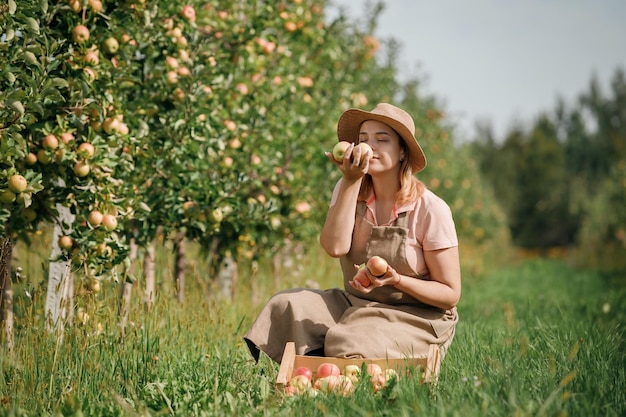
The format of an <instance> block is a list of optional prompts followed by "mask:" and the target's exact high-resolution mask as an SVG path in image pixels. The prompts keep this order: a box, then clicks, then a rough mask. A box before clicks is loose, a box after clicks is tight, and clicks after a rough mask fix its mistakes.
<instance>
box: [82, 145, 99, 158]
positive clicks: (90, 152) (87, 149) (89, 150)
mask: <svg viewBox="0 0 626 417" xmlns="http://www.w3.org/2000/svg"><path fill="white" fill-rule="evenodd" d="M78 152H79V153H82V154H83V156H84V157H85V158H87V159H91V158H92V157H93V156H94V154H95V153H96V148H94V146H93V145H92V144H91V143H89V142H83V143H81V144H80V145H79V146H78Z"/></svg>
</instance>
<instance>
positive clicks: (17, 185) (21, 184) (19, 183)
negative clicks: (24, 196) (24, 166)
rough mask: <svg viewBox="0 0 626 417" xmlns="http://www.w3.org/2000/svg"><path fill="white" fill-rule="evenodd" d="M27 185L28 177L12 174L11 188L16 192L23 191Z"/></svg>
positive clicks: (10, 179)
mask: <svg viewBox="0 0 626 417" xmlns="http://www.w3.org/2000/svg"><path fill="white" fill-rule="evenodd" d="M27 186H28V182H27V181H26V178H24V177H23V176H21V175H20V174H15V175H12V176H11V178H9V190H11V191H13V192H14V193H15V194H19V193H21V192H23V191H24V190H25V189H26V187H27Z"/></svg>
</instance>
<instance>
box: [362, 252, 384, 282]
mask: <svg viewBox="0 0 626 417" xmlns="http://www.w3.org/2000/svg"><path fill="white" fill-rule="evenodd" d="M388 267H389V264H387V261H385V260H384V259H383V258H381V257H380V256H378V255H375V256H372V257H371V258H369V259H368V260H367V269H368V270H369V271H370V274H372V275H374V276H375V277H376V278H380V277H382V276H383V275H385V274H386V273H387V268H388Z"/></svg>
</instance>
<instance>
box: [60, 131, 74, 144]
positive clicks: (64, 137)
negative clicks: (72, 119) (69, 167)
mask: <svg viewBox="0 0 626 417" xmlns="http://www.w3.org/2000/svg"><path fill="white" fill-rule="evenodd" d="M73 140H74V135H73V134H72V132H63V133H61V141H62V142H63V143H65V144H66V145H67V144H68V143H70V142H71V141H73Z"/></svg>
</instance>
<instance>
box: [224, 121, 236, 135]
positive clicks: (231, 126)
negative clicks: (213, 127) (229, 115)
mask: <svg viewBox="0 0 626 417" xmlns="http://www.w3.org/2000/svg"><path fill="white" fill-rule="evenodd" d="M224 126H226V129H228V130H230V131H231V132H232V131H234V130H235V129H237V123H235V122H234V121H233V120H230V119H228V120H225V121H224Z"/></svg>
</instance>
